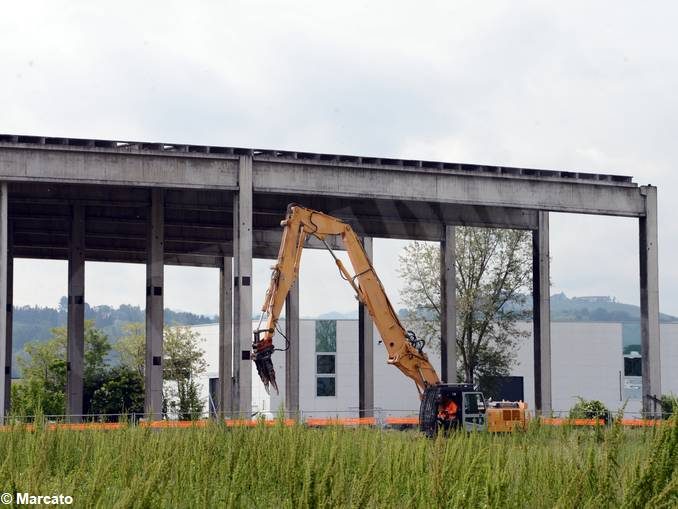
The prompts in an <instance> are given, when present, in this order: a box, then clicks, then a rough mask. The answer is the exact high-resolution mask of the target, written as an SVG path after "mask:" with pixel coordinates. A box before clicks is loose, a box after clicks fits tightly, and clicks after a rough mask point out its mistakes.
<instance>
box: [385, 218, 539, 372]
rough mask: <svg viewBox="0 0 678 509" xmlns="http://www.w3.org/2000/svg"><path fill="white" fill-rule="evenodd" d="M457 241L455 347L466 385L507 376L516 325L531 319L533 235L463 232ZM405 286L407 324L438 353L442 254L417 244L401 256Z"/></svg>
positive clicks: (517, 335) (458, 231)
mask: <svg viewBox="0 0 678 509" xmlns="http://www.w3.org/2000/svg"><path fill="white" fill-rule="evenodd" d="M455 239H456V262H455V268H456V287H457V290H456V300H457V303H456V304H457V331H456V342H457V352H458V354H459V362H458V364H459V366H458V367H459V369H458V372H459V376H460V378H462V377H463V379H464V380H466V381H468V382H475V381H477V380H478V379H479V378H481V377H491V376H505V375H508V374H509V370H510V367H511V365H512V362H513V360H514V356H515V352H514V350H515V345H516V342H517V341H518V338H520V337H524V336H526V333H525V332H524V331H522V330H521V329H520V328H519V327H518V321H519V320H521V319H524V318H526V317H527V315H528V314H529V312H528V311H525V309H524V306H523V305H524V303H525V301H526V297H525V293H526V292H527V291H529V288H530V285H531V275H532V253H531V242H530V237H529V233H528V232H525V231H518V230H507V229H497V228H470V227H459V228H456V232H455ZM398 272H399V275H400V276H401V277H402V278H403V279H404V281H405V287H404V289H403V291H402V294H401V298H402V300H403V303H404V304H405V306H406V308H407V309H406V316H405V322H406V324H407V326H408V327H410V328H412V329H413V330H414V331H415V332H416V333H417V335H418V336H419V337H421V338H423V339H425V340H427V341H428V342H429V343H430V344H431V345H432V346H433V348H436V349H439V348H440V295H441V293H440V291H441V289H440V249H439V247H438V245H437V244H430V243H422V242H413V243H411V244H409V245H408V246H406V247H405V249H404V251H403V253H402V254H401V256H400V267H399V271H398Z"/></svg>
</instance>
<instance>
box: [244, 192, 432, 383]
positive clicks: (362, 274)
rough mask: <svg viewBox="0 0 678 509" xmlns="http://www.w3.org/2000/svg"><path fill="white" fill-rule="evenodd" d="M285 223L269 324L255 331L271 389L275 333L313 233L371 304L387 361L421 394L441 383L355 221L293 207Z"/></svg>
mask: <svg viewBox="0 0 678 509" xmlns="http://www.w3.org/2000/svg"><path fill="white" fill-rule="evenodd" d="M281 226H283V235H282V241H281V244H280V251H279V252H278V260H277V262H276V264H275V266H274V267H273V271H272V275H271V281H270V284H269V287H268V290H267V291H266V297H265V298H264V304H263V306H262V308H261V310H262V312H263V313H265V314H266V317H267V319H266V320H267V321H266V326H265V327H264V328H259V329H258V330H256V331H254V342H253V344H252V358H253V360H254V362H255V364H256V366H257V371H258V373H259V376H260V378H261V380H262V382H263V383H264V385H265V386H266V388H267V389H268V386H269V385H272V386H273V387H274V388H275V389H276V390H277V389H278V386H277V383H276V380H275V370H274V369H273V363H272V361H271V355H272V354H273V352H274V351H275V348H274V346H273V335H274V334H275V331H276V326H277V323H278V319H279V317H280V312H281V311H282V307H283V304H284V302H285V297H286V296H287V294H288V292H289V290H290V287H291V286H292V284H293V283H294V281H295V279H296V278H297V277H298V275H299V262H300V260H301V253H302V250H303V248H304V243H305V241H306V239H307V237H308V236H309V235H312V236H314V237H316V238H317V239H319V240H320V241H322V242H324V243H325V245H326V246H327V248H328V250H329V251H330V253H332V256H333V258H334V261H335V263H336V265H337V268H338V269H339V272H340V274H341V276H342V278H344V279H345V280H346V281H347V282H348V284H349V285H351V287H352V288H353V290H354V291H355V293H356V298H357V299H358V300H359V301H360V302H361V303H363V304H365V306H366V307H367V310H368V312H369V314H370V316H371V317H372V320H373V321H374V324H375V326H376V327H377V330H378V331H379V334H380V335H381V338H382V340H383V343H384V346H385V347H386V351H387V354H388V359H387V362H388V363H389V364H393V365H394V366H396V367H397V368H398V369H400V370H401V371H402V372H403V373H404V374H405V375H406V376H408V377H409V378H411V379H412V380H413V381H414V383H415V384H416V386H417V389H418V390H419V394H420V395H422V394H423V393H424V391H425V389H426V387H428V386H431V385H436V384H439V383H440V379H439V378H438V375H437V373H436V371H435V369H434V368H433V366H432V365H431V363H430V362H429V360H428V356H427V355H426V354H425V353H424V352H423V351H422V347H423V344H424V343H423V341H419V340H417V339H416V337H415V336H414V334H413V333H412V332H410V331H407V330H405V328H404V327H403V325H402V323H401V322H400V320H399V319H398V316H397V314H396V312H395V311H394V309H393V306H392V305H391V302H390V301H389V299H388V297H387V295H386V292H385V291H384V287H383V285H382V284H381V281H380V280H379V277H378V276H377V273H376V272H375V271H374V267H373V266H372V263H371V262H370V260H369V258H368V257H367V254H366V253H365V250H364V249H363V246H362V243H361V242H360V239H359V238H358V236H357V235H356V233H355V232H354V231H353V229H352V228H351V226H350V225H348V224H347V223H345V222H343V221H341V220H340V219H337V218H335V217H332V216H329V215H327V214H323V213H322V212H317V211H315V210H311V209H308V208H305V207H302V206H299V205H290V206H289V207H288V210H287V216H286V218H285V219H284V220H283V221H282V222H281ZM330 235H333V236H337V237H339V238H341V241H342V243H343V246H344V248H345V249H346V252H347V253H348V256H349V259H350V261H351V265H352V271H349V270H348V269H347V268H346V267H345V266H344V264H343V263H342V261H341V260H339V258H337V257H336V256H335V255H334V253H333V252H332V250H331V249H330V247H329V246H328V245H327V243H326V241H325V239H326V238H327V237H328V236H330ZM293 347H298V345H293Z"/></svg>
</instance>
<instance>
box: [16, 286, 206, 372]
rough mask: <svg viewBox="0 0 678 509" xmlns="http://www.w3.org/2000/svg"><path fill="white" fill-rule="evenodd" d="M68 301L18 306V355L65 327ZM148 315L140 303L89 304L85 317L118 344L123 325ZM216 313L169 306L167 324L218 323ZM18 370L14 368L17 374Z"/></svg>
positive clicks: (63, 299) (166, 310)
mask: <svg viewBox="0 0 678 509" xmlns="http://www.w3.org/2000/svg"><path fill="white" fill-rule="evenodd" d="M67 310H68V300H67V298H66V297H62V298H61V301H60V302H59V307H58V308H56V309H54V308H49V307H38V306H18V307H14V312H13V320H12V327H13V332H12V339H13V343H12V350H13V353H14V356H16V354H17V353H18V352H21V351H22V350H23V349H24V345H25V344H26V343H27V342H29V341H46V340H48V339H50V338H51V337H52V334H51V329H52V328H54V327H65V326H66V316H67ZM145 319H146V314H145V311H144V310H143V309H141V308H140V307H139V306H129V305H126V304H123V305H121V306H119V307H117V308H114V307H111V306H94V307H92V306H90V305H89V304H85V320H93V321H94V323H95V324H96V327H98V328H99V329H102V330H103V331H104V332H105V333H106V334H107V335H108V338H109V339H110V341H111V343H115V342H116V341H117V340H118V338H120V336H121V335H122V330H123V326H124V325H125V324H126V323H130V322H143V321H144V320H145ZM216 320H217V318H216V317H214V316H205V315H196V314H194V313H188V312H185V311H173V310H171V309H165V323H166V324H171V325H198V324H201V323H214V322H215V321H216ZM15 373H16V371H14V370H13V374H15Z"/></svg>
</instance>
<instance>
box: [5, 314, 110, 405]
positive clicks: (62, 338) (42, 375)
mask: <svg viewBox="0 0 678 509" xmlns="http://www.w3.org/2000/svg"><path fill="white" fill-rule="evenodd" d="M51 332H52V338H51V339H50V340H49V341H46V342H37V341H34V342H29V343H27V344H26V345H25V347H24V350H25V352H26V355H25V356H24V357H20V358H19V360H18V362H19V367H20V368H21V373H22V379H21V380H20V381H19V382H17V383H16V384H14V386H13V390H12V409H13V411H14V413H15V414H18V415H19V414H23V415H35V414H36V413H37V412H39V411H41V412H43V413H44V414H45V415H63V414H64V413H65V412H66V406H65V405H66V400H65V391H66V341H67V331H66V328H65V327H55V328H53V329H52V331H51ZM110 350H111V346H110V344H109V342H108V337H107V336H106V335H105V334H104V333H103V332H102V331H101V330H99V329H97V328H96V327H95V326H94V322H92V321H91V320H87V321H85V349H84V359H83V363H84V364H83V379H84V380H83V382H84V401H83V410H84V412H85V413H89V412H90V403H91V398H92V395H93V393H94V391H96V389H97V388H98V387H99V386H100V385H101V384H102V383H103V381H104V380H105V377H106V371H107V368H106V357H107V356H108V353H109V352H110Z"/></svg>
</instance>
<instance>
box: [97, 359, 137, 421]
mask: <svg viewBox="0 0 678 509" xmlns="http://www.w3.org/2000/svg"><path fill="white" fill-rule="evenodd" d="M143 411H144V384H143V379H142V378H141V376H140V375H139V373H138V372H137V371H135V370H132V369H129V368H127V367H125V366H116V367H114V368H112V369H111V370H110V371H109V372H108V374H107V377H106V380H105V381H104V383H103V384H101V386H100V387H99V388H98V389H97V390H96V391H95V392H94V394H93V396H92V413H94V414H123V413H127V414H132V413H143Z"/></svg>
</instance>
